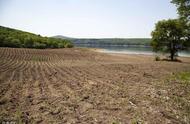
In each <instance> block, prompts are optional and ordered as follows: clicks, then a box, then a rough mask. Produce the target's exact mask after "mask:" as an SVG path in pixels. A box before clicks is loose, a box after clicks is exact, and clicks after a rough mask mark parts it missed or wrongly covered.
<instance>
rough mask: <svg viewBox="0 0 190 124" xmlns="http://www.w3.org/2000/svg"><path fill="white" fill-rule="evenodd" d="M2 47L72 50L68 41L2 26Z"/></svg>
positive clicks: (0, 31)
mask: <svg viewBox="0 0 190 124" xmlns="http://www.w3.org/2000/svg"><path fill="white" fill-rule="evenodd" d="M0 47H15V48H37V49H45V48H71V47H73V44H72V43H71V42H70V41H69V40H66V39H58V38H50V37H42V36H40V35H36V34H32V33H29V32H24V31H20V30H16V29H11V28H7V27H3V26H0Z"/></svg>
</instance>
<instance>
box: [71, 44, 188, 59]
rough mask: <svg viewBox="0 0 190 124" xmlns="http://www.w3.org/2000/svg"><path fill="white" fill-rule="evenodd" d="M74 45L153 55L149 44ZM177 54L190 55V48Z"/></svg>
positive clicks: (105, 51)
mask: <svg viewBox="0 0 190 124" xmlns="http://www.w3.org/2000/svg"><path fill="white" fill-rule="evenodd" d="M75 46H76V47H85V48H99V49H102V50H100V51H101V52H104V53H120V54H143V55H154V54H155V53H154V52H153V50H152V47H150V46H143V45H100V44H75ZM178 55H179V56H183V57H190V50H186V51H182V52H179V54H178Z"/></svg>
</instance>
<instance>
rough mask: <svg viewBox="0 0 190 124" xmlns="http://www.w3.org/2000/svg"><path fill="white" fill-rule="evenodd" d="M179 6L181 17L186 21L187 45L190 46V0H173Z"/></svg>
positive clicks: (185, 35) (185, 34)
mask: <svg viewBox="0 0 190 124" xmlns="http://www.w3.org/2000/svg"><path fill="white" fill-rule="evenodd" d="M171 2H172V3H174V4H175V5H176V7H177V10H178V14H179V19H180V20H181V21H182V22H183V23H184V25H185V26H184V32H185V33H184V39H186V42H185V45H186V46H188V47H190V0H172V1H171Z"/></svg>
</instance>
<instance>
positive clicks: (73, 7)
mask: <svg viewBox="0 0 190 124" xmlns="http://www.w3.org/2000/svg"><path fill="white" fill-rule="evenodd" d="M176 17H177V12H176V7H175V6H174V5H173V4H171V3H170V0H159V1H157V0H147V1H146V2H145V1H140V0H134V1H133V2H131V1H129V0H117V1H116V0H94V1H88V0H55V1H51V0H41V1H39V0H33V1H24V0H6V1H4V0H0V25H1V26H5V27H10V28H14V29H19V30H23V31H27V32H31V33H35V34H40V35H42V36H55V35H63V36H66V37H72V38H150V33H151V31H152V30H153V29H154V25H155V23H156V22H157V21H159V20H163V19H169V18H176Z"/></svg>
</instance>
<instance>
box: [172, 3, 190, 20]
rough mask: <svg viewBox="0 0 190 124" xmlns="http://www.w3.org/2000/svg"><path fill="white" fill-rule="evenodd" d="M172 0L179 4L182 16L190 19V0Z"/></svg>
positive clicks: (179, 12)
mask: <svg viewBox="0 0 190 124" xmlns="http://www.w3.org/2000/svg"><path fill="white" fill-rule="evenodd" d="M171 2H172V3H174V4H175V5H176V6H177V10H178V14H179V15H180V18H182V19H187V20H189V21H190V0H172V1H171Z"/></svg>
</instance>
